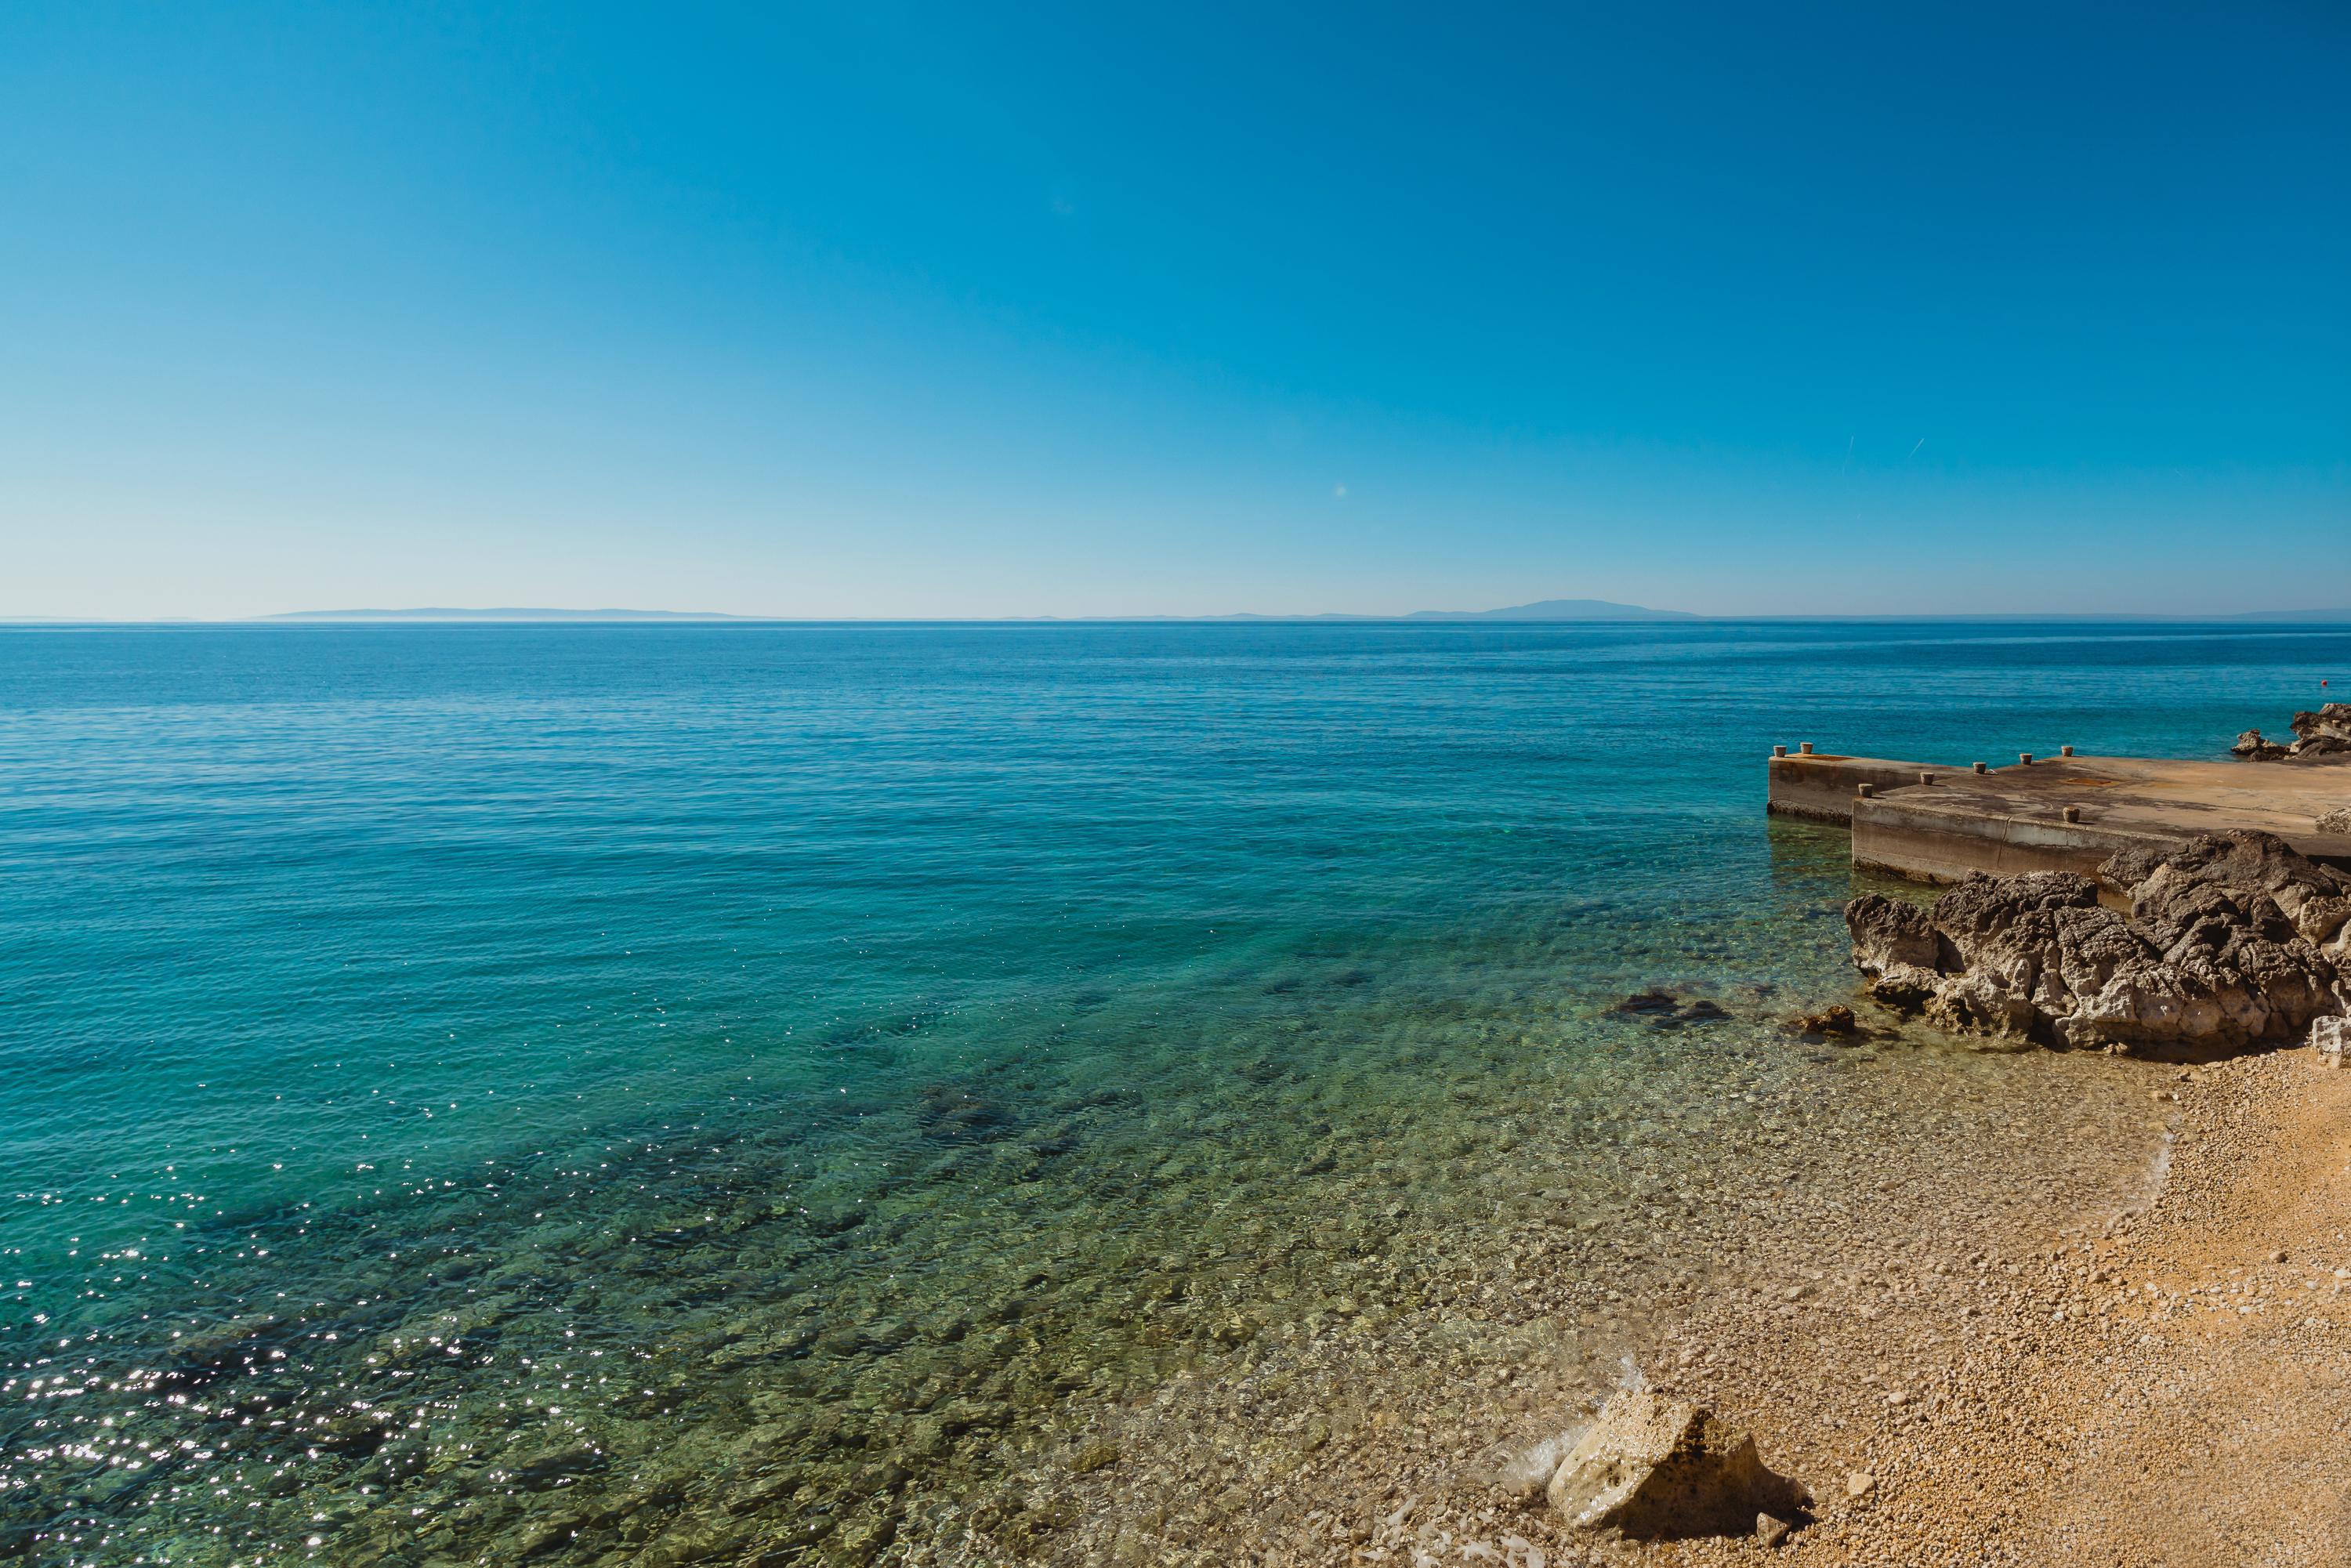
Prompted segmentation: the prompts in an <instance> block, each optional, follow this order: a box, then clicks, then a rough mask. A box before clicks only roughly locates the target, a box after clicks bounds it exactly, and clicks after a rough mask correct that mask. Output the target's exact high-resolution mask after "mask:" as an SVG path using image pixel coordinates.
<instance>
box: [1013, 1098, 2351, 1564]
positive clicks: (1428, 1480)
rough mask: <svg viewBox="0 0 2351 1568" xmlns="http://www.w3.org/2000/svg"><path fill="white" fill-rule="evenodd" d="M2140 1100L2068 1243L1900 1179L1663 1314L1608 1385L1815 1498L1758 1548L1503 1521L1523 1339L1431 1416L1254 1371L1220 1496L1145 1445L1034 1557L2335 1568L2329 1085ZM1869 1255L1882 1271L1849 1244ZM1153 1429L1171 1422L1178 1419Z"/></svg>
mask: <svg viewBox="0 0 2351 1568" xmlns="http://www.w3.org/2000/svg"><path fill="white" fill-rule="evenodd" d="M2146 1082H2147V1089H2146V1092H2147V1096H2148V1105H2149V1113H2150V1120H2151V1123H2153V1124H2160V1125H2161V1126H2162V1128H2163V1129H2164V1146H2165V1155H2164V1156H2163V1158H2162V1160H2161V1161H2160V1162H2159V1166H2158V1170H2157V1172H2156V1173H2154V1179H2153V1180H2152V1181H2151V1182H2150V1183H2149V1184H2148V1185H2147V1189H2146V1191H2145V1193H2144V1195H2143V1196H2142V1197H2139V1198H2138V1199H2137V1201H2134V1202H2129V1203H2126V1204H2125V1205H2123V1206H2122V1207H2119V1208H2116V1209H2113V1210H2109V1211H2107V1212H2106V1213H2105V1214H2103V1215H2092V1216H2090V1217H2088V1218H2086V1219H2085V1218H2084V1217H2083V1215H2082V1212H2081V1211H2080V1210H2079V1209H2078V1208H2074V1209H2071V1210H2060V1209H2059V1208H2057V1207H2054V1206H2045V1205H2043V1204H2042V1203H2041V1201H2040V1195H2039V1194H2037V1193H2036V1192H2034V1191H2032V1190H2025V1189H2019V1190H2016V1191H2015V1192H2013V1193H2012V1194H2011V1196H2010V1201H2009V1206H2008V1209H2009V1211H2008V1212H2007V1213H2006V1214H2005V1215H2000V1216H1995V1215H1994V1214H1993V1212H1992V1211H1991V1209H1990V1208H1988V1207H1986V1206H1985V1205H1984V1204H1983V1202H1982V1200H1981V1198H1980V1196H1970V1197H1967V1198H1966V1200H1965V1201H1959V1199H1957V1198H1955V1200H1954V1203H1953V1211H1952V1213H1951V1214H1950V1215H1949V1219H1948V1222H1946V1223H1942V1224H1938V1223H1937V1220H1936V1218H1935V1217H1934V1216H1933V1215H1932V1214H1922V1213H1921V1212H1920V1211H1919V1210H1920V1205H1921V1203H1922V1202H1923V1203H1925V1204H1927V1205H1928V1206H1929V1207H1931V1205H1932V1204H1933V1202H1934V1195H1933V1194H1932V1193H1927V1194H1924V1195H1922V1194H1921V1193H1920V1192H1919V1191H1918V1188H1917V1184H1915V1183H1905V1182H1903V1181H1901V1180H1900V1179H1899V1173H1893V1179H1889V1180H1888V1181H1886V1182H1885V1183H1882V1184H1876V1186H1872V1185H1871V1184H1868V1183H1867V1182H1866V1181H1865V1180H1861V1179H1856V1180H1855V1184H1854V1189H1853V1207H1854V1214H1853V1215H1852V1216H1851V1217H1849V1218H1851V1219H1852V1220H1853V1221H1854V1222H1855V1223H1854V1224H1853V1226H1852V1228H1844V1227H1837V1228H1835V1235H1834V1245H1829V1244H1827V1243H1829V1242H1830V1240H1831V1237H1830V1236H1828V1235H1824V1234H1823V1232H1822V1229H1821V1228H1820V1226H1819V1225H1818V1223H1817V1220H1814V1221H1813V1222H1812V1223H1807V1220H1806V1217H1804V1216H1799V1215H1791V1217H1790V1219H1791V1224H1790V1226H1789V1228H1788V1230H1787V1233H1786V1248H1787V1252H1786V1256H1785V1258H1784V1259H1783V1260H1782V1268H1781V1269H1780V1270H1779V1272H1778V1273H1777V1274H1776V1276H1774V1277H1773V1278H1772V1281H1771V1284H1770V1285H1769V1287H1768V1288H1754V1287H1752V1286H1742V1287H1740V1288H1738V1289H1727V1290H1723V1291H1715V1292H1707V1291H1699V1292H1698V1293H1697V1294H1696V1295H1695V1296H1693V1297H1692V1298H1689V1299H1687V1300H1685V1301H1681V1302H1678V1303H1677V1307H1678V1308H1679V1310H1678V1311H1677V1312H1676V1313H1675V1314H1674V1316H1673V1317H1672V1319H1671V1320H1670V1322H1666V1323H1662V1324H1661V1325H1660V1327H1659V1331H1658V1333H1657V1335H1656V1339H1655V1340H1654V1342H1653V1348H1652V1351H1651V1354H1650V1355H1649V1356H1648V1357H1647V1360H1646V1364H1645V1365H1643V1366H1641V1367H1640V1368H1638V1369H1636V1370H1633V1371H1631V1372H1629V1373H1628V1375H1635V1376H1644V1377H1646V1379H1647V1380H1648V1381H1649V1382H1650V1383H1651V1384H1652V1385H1654V1386H1656V1387H1657V1388H1659V1389H1660V1390H1662V1391H1664V1392H1667V1393H1671V1394H1676V1395H1680V1396H1687V1397H1689V1398H1692V1399H1695V1400H1698V1402H1700V1403H1702V1404H1704V1405H1707V1406H1710V1407H1711V1408H1712V1409H1714V1410H1715V1411H1716V1412H1717V1413H1718V1414H1719V1416H1721V1417H1723V1418H1724V1419H1725V1420H1727V1421H1729V1422H1730V1423H1732V1424H1733V1425H1736V1426H1743V1427H1747V1428H1749V1429H1750V1430H1751V1431H1753V1432H1754V1434H1755V1436H1756V1437H1757V1439H1758V1441H1759V1443H1760V1445H1761V1450H1762V1453H1763V1456H1764V1458H1765V1459H1766V1461H1767V1462H1769V1463H1770V1464H1771V1466H1772V1467H1773V1468H1774V1469H1779V1470H1782V1471H1783V1472H1788V1473H1791V1474H1793V1475H1794V1476H1796V1477H1797V1478H1799V1479H1802V1481H1804V1482H1805V1483H1807V1484H1808V1485H1809V1486H1810V1487H1811V1489H1812V1490H1813V1494H1814V1497H1815V1502H1814V1507H1813V1515H1814V1517H1813V1519H1812V1520H1811V1521H1807V1522H1804V1523H1802V1525H1801V1527H1800V1528H1799V1529H1797V1530H1796V1531H1794V1532H1793V1533H1792V1534H1790V1535H1789V1536H1787V1537H1786V1539H1785V1540H1784V1541H1782V1542H1780V1543H1779V1544H1778V1545H1776V1546H1767V1545H1765V1544H1764V1543H1763V1542H1761V1541H1759V1540H1757V1539H1754V1538H1744V1539H1740V1540H1704V1541H1690V1542H1669V1543H1654V1544H1643V1543H1635V1542H1609V1541H1599V1542H1595V1541H1591V1540H1584V1539H1578V1538H1575V1537H1573V1536H1571V1535H1568V1534H1566V1533H1564V1532H1562V1531H1559V1530H1558V1529H1556V1528H1555V1527H1554V1525H1553V1522H1552V1517H1551V1516H1550V1514H1549V1513H1548V1512H1547V1511H1546V1510H1545V1509H1544V1508H1543V1507H1542V1505H1541V1499H1540V1496H1539V1494H1538V1495H1537V1496H1535V1497H1533V1498H1531V1499H1529V1498H1523V1497H1520V1496H1518V1495H1514V1493H1513V1491H1512V1490H1510V1488H1509V1487H1508V1486H1507V1485H1505V1484H1502V1483H1504V1482H1506V1481H1507V1479H1508V1477H1507V1469H1508V1464H1509V1461H1510V1458H1511V1457H1512V1456H1513V1455H1514V1454H1516V1453H1519V1452H1523V1451H1524V1449H1525V1448H1527V1447H1528V1446H1529V1445H1530V1444H1531V1442H1533V1441H1534V1440H1537V1439H1539V1438H1540V1437H1541V1436H1542V1435H1544V1434H1546V1433H1547V1432H1548V1433H1555V1432H1557V1431H1559V1430H1561V1429H1562V1428H1565V1427H1573V1425H1575V1424H1576V1423H1577V1422H1579V1421H1580V1420H1582V1419H1583V1418H1584V1410H1583V1408H1578V1407H1573V1406H1565V1405H1564V1401H1565V1399H1566V1397H1567V1395H1568V1391H1567V1390H1566V1389H1564V1388H1563V1387H1561V1386H1559V1385H1556V1384H1554V1383H1553V1382H1552V1380H1551V1379H1549V1378H1548V1377H1547V1375H1545V1373H1544V1372H1543V1371H1542V1370H1541V1368H1542V1364H1543V1354H1544V1350H1543V1347H1542V1346H1541V1345H1540V1344H1538V1343H1534V1342H1533V1340H1532V1339H1529V1341H1528V1343H1525V1344H1524V1345H1522V1346H1520V1352H1521V1354H1520V1356H1519V1357H1518V1359H1517V1360H1516V1361H1515V1362H1513V1360H1512V1359H1511V1358H1510V1357H1509V1356H1503V1357H1500V1358H1499V1359H1498V1358H1495V1357H1493V1356H1491V1355H1490V1354H1489V1355H1488V1356H1487V1358H1486V1360H1485V1361H1484V1362H1482V1363H1480V1364H1477V1365H1475V1366H1470V1367H1468V1368H1466V1369H1465V1372H1464V1375H1463V1381H1464V1383H1465V1385H1468V1386H1470V1387H1474V1388H1476V1389H1479V1390H1482V1393H1483V1399H1482V1401H1473V1402H1469V1403H1466V1404H1460V1405H1448V1406H1447V1407H1445V1408H1443V1409H1432V1408H1416V1409H1396V1408H1395V1407H1393V1406H1383V1404H1382V1403H1381V1401H1380V1398H1379V1394H1378V1390H1377V1388H1376V1386H1373V1385H1359V1386H1357V1387H1356V1388H1355V1389H1354V1390H1353V1398H1352V1399H1349V1400H1336V1401H1334V1400H1333V1396H1332V1393H1331V1391H1332V1389H1333V1388H1334V1387H1344V1386H1345V1385H1346V1380H1347V1374H1348V1357H1349V1355H1350V1354H1354V1355H1356V1356H1358V1357H1359V1358H1360V1360H1359V1364H1358V1365H1357V1367H1356V1370H1357V1371H1358V1372H1360V1373H1361V1374H1363V1375H1365V1376H1369V1375H1373V1374H1374V1372H1375V1369H1376V1366H1377V1365H1378V1364H1379V1362H1380V1360H1381V1359H1382V1358H1383V1357H1384V1355H1386V1354H1392V1347H1391V1348H1390V1349H1383V1348H1381V1347H1376V1346H1370V1345H1365V1346H1362V1347H1359V1348H1358V1349H1357V1350H1356V1351H1354V1352H1352V1353H1351V1352H1349V1351H1347V1350H1345V1349H1344V1348H1343V1347H1341V1348H1336V1349H1330V1350H1326V1351H1324V1352H1322V1354H1320V1355H1319V1356H1318V1357H1317V1358H1316V1359H1315V1360H1314V1361H1313V1362H1312V1363H1311V1364H1300V1363H1290V1364H1283V1363H1280V1362H1279V1361H1271V1360H1270V1361H1269V1363H1268V1364H1267V1368H1266V1370H1265V1372H1264V1373H1263V1374H1261V1375H1260V1378H1259V1381H1258V1383H1257V1385H1252V1384H1250V1383H1244V1384H1243V1385H1241V1386H1239V1387H1238V1389H1234V1390H1230V1391H1228V1393H1227V1395H1226V1396H1225V1398H1226V1400H1227V1404H1226V1406H1225V1410H1226V1416H1225V1418H1226V1420H1227V1421H1228V1426H1227V1427H1226V1428H1225V1431H1226V1434H1227V1436H1228V1438H1229V1451H1228V1454H1227V1456H1226V1460H1227V1462H1226V1464H1225V1465H1224V1467H1223V1469H1222V1470H1221V1471H1219V1470H1218V1469H1217V1468H1216V1467H1215V1466H1214V1465H1213V1464H1211V1466H1210V1467H1209V1468H1208V1469H1206V1470H1200V1469H1197V1468H1196V1467H1195V1468H1194V1469H1188V1470H1187V1469H1177V1470H1174V1471H1171V1470H1170V1469H1167V1468H1165V1467H1164V1466H1156V1465H1155V1458H1161V1457H1164V1456H1157V1455H1155V1454H1154V1453H1153V1451H1152V1450H1151V1448H1150V1443H1151V1439H1152V1436H1153V1434H1152V1426H1151V1422H1150V1421H1149V1419H1148V1418H1147V1416H1145V1417H1144V1418H1139V1419H1138V1420H1137V1421H1136V1422H1135V1423H1134V1424H1133V1425H1131V1426H1130V1427H1129V1428H1128V1429H1127V1431H1126V1432H1125V1434H1124V1435H1123V1438H1122V1440H1121V1441H1119V1442H1118V1443H1116V1444H1115V1445H1108V1446H1098V1447H1096V1448H1093V1449H1092V1450H1085V1449H1082V1448H1081V1450H1080V1456H1081V1457H1080V1458H1079V1459H1078V1461H1077V1463H1076V1465H1075V1466H1074V1467H1073V1468H1074V1469H1076V1470H1078V1471H1080V1472H1084V1473H1083V1474H1082V1479H1075V1478H1073V1483H1072V1490H1070V1491H1069V1492H1067V1493H1065V1494H1064V1496H1065V1497H1066V1503H1064V1504H1063V1505H1062V1506H1064V1507H1065V1508H1067V1509H1068V1511H1069V1513H1070V1514H1072V1515H1075V1516H1076V1517H1074V1518H1070V1519H1069V1525H1070V1528H1069V1529H1067V1530H1066V1531H1056V1532H1055V1533H1054V1534H1053V1535H1052V1536H1051V1537H1050V1539H1049V1540H1048V1539H1040V1541H1039V1542H1038V1548H1039V1550H1038V1552H1037V1559H1039V1560H1057V1561H1090V1562H1103V1561H1113V1562H1134V1563H1233V1562H1250V1563H1268V1564H1277V1563H1278V1564H1290V1563H1298V1564H1305V1563H1348V1564H1353V1563H1399V1564H1409V1565H1412V1568H1427V1565H1429V1564H1439V1563H1442V1564H1452V1563H1465V1564H1481V1563H1483V1564H1499V1565H1503V1568H1587V1565H1589V1568H1627V1565H1634V1564H1639V1565H1644V1568H1649V1565H1656V1568H1663V1565H1667V1564H1674V1565H1681V1564H1717V1563H1765V1562H1781V1563H1788V1564H1792V1565H1800V1568H1814V1565H1830V1564H1836V1565H1848V1564H1849V1565H1856V1568H1858V1565H1863V1564H1867V1565H1871V1568H1888V1565H1909V1564H1937V1565H1943V1564H1949V1565H1955V1568H1956V1565H1973V1564H2043V1563H2050V1564H2054V1563H2065V1564H2069V1565H2072V1564H2113V1565H2115V1568H2124V1565H2128V1568H2147V1565H2158V1564H2161V1565H2174V1564H2176V1565H2179V1568H2189V1565H2190V1564H2194V1565H2199V1568H2209V1565H2212V1564H2220V1563H2261V1564H2264V1565H2277V1568H2283V1565H2299V1564H2342V1563H2351V1488H2346V1484H2345V1482H2344V1479H2343V1471H2342V1455H2343V1454H2344V1452H2345V1451H2346V1437H2351V1071H2327V1070H2325V1069H2324V1068H2322V1067H2321V1066H2320V1065H2319V1064H2318V1063H2317V1062H2316V1061H2315V1060H2314V1053H2313V1052H2310V1051H2281V1052H2275V1053H2271V1054H2266V1055H2260V1056H2252V1057H2246V1058H2241V1059H2239V1060H2236V1061H2228V1062H2223V1063H2220V1064H2217V1065H2213V1066H2209V1067H2202V1068H2196V1069H2187V1068H2162V1067H2155V1066H2149V1067H2147V1069H2146ZM2150 1130H2151V1131H2152V1127H2151V1129H2150ZM1726 1196H1727V1195H1726ZM1749 1196H1750V1197H1751V1194H1750V1195H1749ZM1888 1204H1893V1205H1895V1206H1896V1207H1892V1208H1888V1207H1886V1205H1888ZM1873 1227H1879V1228H1883V1230H1884V1232H1885V1234H1886V1236H1887V1237H1888V1238H1889V1240H1888V1241H1887V1242H1886V1245H1885V1246H1883V1247H1873V1246H1872V1245H1870V1244H1869V1243H1868V1242H1867V1241H1866V1239H1865V1238H1867V1237H1869V1236H1870V1235H1871V1234H1872V1228H1873ZM1814 1238H1817V1239H1818V1240H1817V1242H1816V1241H1815V1240H1814ZM1855 1238H1862V1239H1861V1240H1855ZM1893 1238H1898V1239H1893ZM1816 1246H1818V1248H1819V1249H1818V1250H1817V1251H1816V1250H1815V1247H1816ZM1748 1277H1749V1278H1750V1279H1752V1278H1754V1277H1755V1276H1754V1275H1753V1273H1752V1271H1751V1270H1750V1271H1748ZM1308 1391H1311V1393H1312V1397H1311V1398H1301V1394H1304V1393H1306V1392H1308ZM1326 1401H1327V1402H1331V1403H1328V1404H1326V1403H1325V1402H1326ZM1318 1408H1321V1409H1322V1410H1323V1411H1324V1414H1322V1415H1320V1416H1318V1415H1317V1414H1316V1411H1317V1409H1318ZM1179 1417H1180V1419H1181V1420H1182V1421H1184V1422H1185V1423H1186V1424H1187V1425H1188V1424H1190V1423H1191V1422H1194V1421H1196V1420H1197V1419H1198V1418H1199V1412H1198V1411H1197V1410H1196V1409H1195V1408H1192V1407H1190V1402H1189V1401H1187V1400H1186V1399H1185V1398H1183V1397H1182V1396H1180V1395H1179V1396H1176V1397H1175V1401H1174V1406H1173V1407H1172V1408H1171V1410H1170V1418H1171V1420H1172V1419H1175V1418H1179ZM1097 1441H1098V1443H1100V1442H1101V1441H1102V1440H1100V1439H1098V1440H1097ZM1269 1454H1273V1455H1277V1456H1279V1457H1278V1458H1274V1459H1273V1460H1271V1461H1269V1460H1268V1459H1267V1456H1268V1455H1269ZM1090 1463H1092V1464H1093V1465H1095V1466H1097V1467H1098V1468H1099V1472H1100V1473H1098V1474H1097V1473H1091V1472H1089V1471H1088V1466H1089V1464H1090ZM1208 1503H1213V1504H1214V1506H1209V1507H1205V1508H1202V1507H1201V1506H1200V1505H1203V1504H1208Z"/></svg>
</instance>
